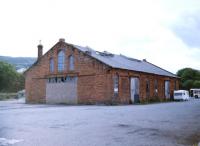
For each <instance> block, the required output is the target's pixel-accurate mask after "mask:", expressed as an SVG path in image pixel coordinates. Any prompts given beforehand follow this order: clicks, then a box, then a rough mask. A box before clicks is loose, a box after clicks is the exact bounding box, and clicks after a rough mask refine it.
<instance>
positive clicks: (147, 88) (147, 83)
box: [146, 80, 150, 97]
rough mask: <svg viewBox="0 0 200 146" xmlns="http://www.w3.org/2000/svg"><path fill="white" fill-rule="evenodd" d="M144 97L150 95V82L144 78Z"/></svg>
mask: <svg viewBox="0 0 200 146" xmlns="http://www.w3.org/2000/svg"><path fill="white" fill-rule="evenodd" d="M146 97H150V82H149V80H146Z"/></svg>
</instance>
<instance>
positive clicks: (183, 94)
mask: <svg viewBox="0 0 200 146" xmlns="http://www.w3.org/2000/svg"><path fill="white" fill-rule="evenodd" d="M189 98H190V97H189V92H188V91H187V90H176V91H174V100H189Z"/></svg>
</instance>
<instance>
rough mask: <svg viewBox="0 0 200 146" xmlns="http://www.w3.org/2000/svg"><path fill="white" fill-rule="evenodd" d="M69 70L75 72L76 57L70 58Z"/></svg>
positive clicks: (71, 56)
mask: <svg viewBox="0 0 200 146" xmlns="http://www.w3.org/2000/svg"><path fill="white" fill-rule="evenodd" d="M69 70H74V56H73V55H70V56H69Z"/></svg>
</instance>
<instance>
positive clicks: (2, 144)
mask: <svg viewBox="0 0 200 146" xmlns="http://www.w3.org/2000/svg"><path fill="white" fill-rule="evenodd" d="M22 141H24V140H23V139H6V138H0V146H8V145H13V144H16V143H19V142H22Z"/></svg>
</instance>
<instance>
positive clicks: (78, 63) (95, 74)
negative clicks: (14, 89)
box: [25, 42, 179, 104]
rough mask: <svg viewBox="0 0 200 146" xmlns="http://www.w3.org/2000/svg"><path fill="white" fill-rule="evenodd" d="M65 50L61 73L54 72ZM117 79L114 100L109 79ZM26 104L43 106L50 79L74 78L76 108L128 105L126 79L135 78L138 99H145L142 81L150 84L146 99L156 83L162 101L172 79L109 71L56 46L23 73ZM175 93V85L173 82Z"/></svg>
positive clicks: (63, 45) (84, 56)
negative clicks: (72, 63)
mask: <svg viewBox="0 0 200 146" xmlns="http://www.w3.org/2000/svg"><path fill="white" fill-rule="evenodd" d="M61 49H65V55H66V56H65V64H66V67H65V70H64V71H63V72H58V71H57V54H58V52H59V51H60V50H61ZM70 55H74V57H75V68H74V70H73V71H70V70H69V60H68V57H69V56H70ZM52 57H53V58H54V72H53V73H50V71H49V60H50V58H52ZM115 74H118V75H119V94H118V97H114V90H113V76H114V75H115ZM25 75H26V81H25V88H26V97H27V98H26V101H27V102H29V103H37V102H41V103H45V95H46V93H45V92H46V80H47V78H48V77H54V76H66V75H70V76H78V83H77V95H78V103H80V104H96V103H124V104H128V103H130V78H131V77H138V78H139V80H140V98H141V100H147V99H146V92H145V91H146V84H145V83H146V82H145V81H146V80H147V79H148V80H149V81H150V97H149V98H154V80H155V79H157V80H158V96H159V97H160V98H163V99H164V81H165V80H170V90H171V94H172V93H173V89H174V80H177V79H175V78H169V77H163V76H157V75H152V74H146V73H139V72H134V71H126V70H120V69H111V68H110V67H108V66H107V65H105V64H103V63H101V62H100V61H98V60H96V59H93V58H92V57H90V56H88V55H87V54H85V53H83V52H80V51H79V50H77V49H76V48H73V47H72V46H71V45H68V44H66V43H64V42H58V43H57V44H56V45H54V46H53V47H52V49H50V50H49V51H48V52H47V53H46V54H45V55H44V56H43V57H42V58H41V59H40V60H39V61H38V63H36V65H34V66H33V67H32V68H30V69H29V70H28V71H27V72H26V73H25ZM176 85H177V89H178V86H179V85H178V81H177V84H176Z"/></svg>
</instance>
